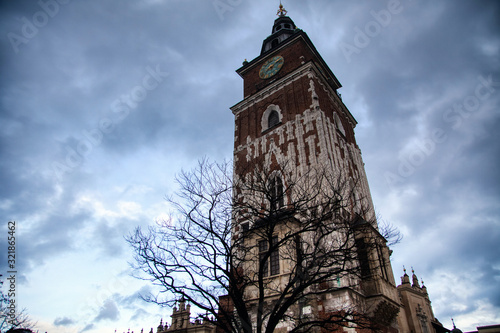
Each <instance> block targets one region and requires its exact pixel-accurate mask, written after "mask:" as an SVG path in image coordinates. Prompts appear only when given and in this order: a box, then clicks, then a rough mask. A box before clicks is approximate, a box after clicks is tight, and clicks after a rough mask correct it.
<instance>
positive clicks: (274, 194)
mask: <svg viewBox="0 0 500 333" xmlns="http://www.w3.org/2000/svg"><path fill="white" fill-rule="evenodd" d="M270 190H271V209H274V210H277V209H279V208H281V207H283V205H284V197H283V181H282V180H281V177H280V176H275V177H273V178H272V179H271V188H270Z"/></svg>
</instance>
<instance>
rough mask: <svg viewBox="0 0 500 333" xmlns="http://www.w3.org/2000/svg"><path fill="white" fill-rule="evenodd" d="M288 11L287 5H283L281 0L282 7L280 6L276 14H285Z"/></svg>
mask: <svg viewBox="0 0 500 333" xmlns="http://www.w3.org/2000/svg"><path fill="white" fill-rule="evenodd" d="M287 13H288V11H287V10H286V9H285V7H283V5H282V4H281V0H280V7H279V8H278V12H277V13H276V15H278V16H285V15H286V14H287Z"/></svg>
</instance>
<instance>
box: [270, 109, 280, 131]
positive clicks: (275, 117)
mask: <svg viewBox="0 0 500 333" xmlns="http://www.w3.org/2000/svg"><path fill="white" fill-rule="evenodd" d="M279 122H280V115H279V114H278V111H276V110H273V111H271V113H270V114H269V118H267V126H268V128H272V127H274V126H276V125H278V124H279Z"/></svg>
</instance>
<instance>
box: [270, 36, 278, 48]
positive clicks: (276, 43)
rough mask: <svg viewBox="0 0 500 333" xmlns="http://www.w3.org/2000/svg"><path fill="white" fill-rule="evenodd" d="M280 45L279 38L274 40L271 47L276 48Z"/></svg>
mask: <svg viewBox="0 0 500 333" xmlns="http://www.w3.org/2000/svg"><path fill="white" fill-rule="evenodd" d="M278 44H279V41H278V38H276V39H273V41H272V42H271V47H276V46H278Z"/></svg>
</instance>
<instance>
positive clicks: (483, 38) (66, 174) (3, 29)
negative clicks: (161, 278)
mask: <svg viewBox="0 0 500 333" xmlns="http://www.w3.org/2000/svg"><path fill="white" fill-rule="evenodd" d="M278 4H279V1H278V0H272V1H270V0H251V1H250V0H198V1H194V0H137V1H132V0H107V1H97V0H93V1H82V0H40V1H27V0H16V1H5V0H4V1H0V154H1V155H0V156H1V158H0V219H1V225H2V227H1V228H0V230H1V231H0V249H1V251H0V258H1V260H0V272H1V273H2V274H4V277H5V274H6V272H7V270H8V267H7V246H8V245H7V236H8V234H7V232H8V229H7V226H8V222H9V221H15V222H16V230H15V237H16V263H15V265H16V266H15V268H16V270H17V274H16V282H17V284H16V294H17V295H16V296H17V299H16V301H17V304H18V307H20V308H26V310H27V312H28V313H29V314H30V316H31V317H32V318H33V320H34V321H36V322H37V328H38V329H39V330H40V332H49V333H76V332H78V333H81V332H89V333H112V332H115V330H117V332H126V331H127V330H128V329H130V330H133V331H135V332H139V331H140V330H141V328H144V330H145V331H149V329H150V328H151V327H155V328H156V326H157V325H158V324H159V321H160V318H164V319H169V315H170V314H171V310H170V309H167V308H159V307H157V306H155V305H153V304H148V303H145V302H144V301H142V300H141V299H140V297H139V295H140V294H141V293H142V294H144V293H147V292H148V291H150V290H152V287H151V285H150V284H149V283H148V282H147V281H143V280H138V279H136V278H134V277H133V276H132V271H131V268H130V263H131V262H132V261H133V257H132V252H131V249H130V247H129V246H128V245H127V243H126V241H125V237H126V235H128V234H129V233H130V232H132V231H133V230H134V228H136V227H137V226H143V227H144V226H148V225H152V224H154V223H155V221H157V220H161V219H162V218H163V217H164V216H166V214H167V213H168V212H169V207H168V206H167V203H166V201H165V200H164V198H165V196H166V195H169V194H172V193H174V192H175V190H176V188H177V185H176V184H175V182H174V178H175V175H176V174H178V173H179V172H180V171H181V170H183V169H184V170H190V169H192V168H193V167H195V166H196V164H197V162H198V161H199V160H200V159H202V158H204V157H207V158H210V159H212V160H215V161H222V160H224V159H226V160H229V159H231V157H232V149H233V131H234V124H233V115H232V113H231V111H230V110H229V107H230V106H232V105H234V104H236V103H237V102H239V101H240V100H241V99H242V98H243V82H242V79H241V78H240V77H239V76H238V75H237V74H236V73H235V70H236V69H237V68H239V67H240V66H241V64H242V62H243V61H244V60H245V59H248V60H251V59H253V58H255V57H257V56H258V55H259V54H260V49H261V46H262V41H263V40H264V39H265V38H266V37H267V36H268V35H269V34H270V33H271V28H272V25H273V22H274V19H275V18H276V16H275V14H276V10H277V7H278ZM283 4H284V5H285V8H286V9H287V10H288V15H289V16H290V17H291V18H292V19H293V20H294V22H295V24H296V25H297V26H298V27H299V28H300V29H303V30H304V31H305V32H306V33H307V34H308V36H309V37H310V38H311V40H312V42H313V43H314V44H315V46H316V48H317V50H318V51H319V52H320V54H321V55H322V56H323V58H324V60H325V61H326V63H327V64H328V65H329V66H330V68H331V69H332V71H333V72H334V73H335V75H336V76H337V78H338V79H339V81H340V82H341V84H342V85H343V87H342V88H341V89H340V90H339V92H340V93H341V94H342V98H343V101H344V103H345V105H346V106H347V107H348V108H349V110H350V111H351V113H352V114H353V115H354V117H355V118H356V119H357V121H358V125H357V127H356V129H355V131H356V139H357V143H358V145H359V147H360V149H361V151H362V153H363V160H364V162H365V168H366V172H367V175H368V181H369V184H370V189H371V193H372V197H373V201H374V205H375V207H376V210H377V214H378V216H379V221H385V222H389V223H391V224H393V225H394V226H396V227H397V228H399V230H400V231H401V232H402V234H403V236H404V238H403V240H402V242H401V243H400V244H397V245H395V246H393V247H392V249H393V250H394V252H393V254H392V257H391V258H392V266H393V270H394V274H395V279H396V282H397V283H398V284H399V282H400V277H401V276H402V275H403V265H405V267H406V268H407V269H408V271H410V270H411V267H413V269H414V270H415V273H416V274H417V276H418V277H419V279H423V280H424V282H425V285H426V286H427V288H428V292H429V295H430V298H431V301H432V305H433V309H434V314H435V316H436V317H437V318H438V319H439V320H440V321H441V322H442V323H443V324H444V325H445V326H446V327H452V324H451V317H453V318H454V320H455V323H456V324H457V327H459V328H460V329H462V330H463V331H467V330H473V329H475V327H476V326H481V325H491V324H500V246H499V245H498V244H500V172H499V170H498V162H499V158H500V134H499V133H500V132H499V131H498V130H497V129H498V127H499V126H500V2H498V1H495V0H483V1H464V0H441V1H432V0H422V1H416V0H390V1H389V0H388V1H348V2H347V1H340V0H314V1H312V0H285V1H283Z"/></svg>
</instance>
